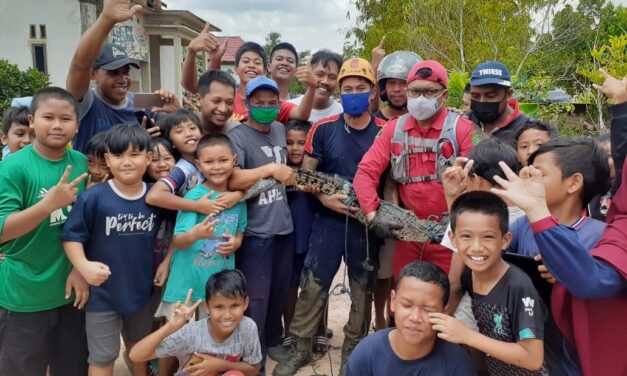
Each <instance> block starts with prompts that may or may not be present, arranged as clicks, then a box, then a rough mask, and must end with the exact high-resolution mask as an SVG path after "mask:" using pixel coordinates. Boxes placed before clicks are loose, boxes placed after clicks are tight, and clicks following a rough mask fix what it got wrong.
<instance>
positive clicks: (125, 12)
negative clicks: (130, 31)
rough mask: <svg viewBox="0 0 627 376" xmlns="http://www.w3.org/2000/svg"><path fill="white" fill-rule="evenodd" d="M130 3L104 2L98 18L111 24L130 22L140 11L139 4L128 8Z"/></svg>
mask: <svg viewBox="0 0 627 376" xmlns="http://www.w3.org/2000/svg"><path fill="white" fill-rule="evenodd" d="M130 3H131V2H130V0H104V3H103V5H102V13H101V14H100V17H103V18H105V19H106V20H108V21H110V22H113V23H118V22H124V21H127V20H130V19H131V18H133V16H134V15H135V13H137V12H139V11H140V10H141V9H142V6H141V5H139V4H137V5H133V6H132V7H130V8H129V6H130Z"/></svg>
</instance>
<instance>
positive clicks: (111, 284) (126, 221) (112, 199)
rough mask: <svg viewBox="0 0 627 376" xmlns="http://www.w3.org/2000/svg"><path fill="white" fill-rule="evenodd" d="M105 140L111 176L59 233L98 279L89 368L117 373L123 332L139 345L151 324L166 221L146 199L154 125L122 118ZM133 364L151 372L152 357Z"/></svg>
mask: <svg viewBox="0 0 627 376" xmlns="http://www.w3.org/2000/svg"><path fill="white" fill-rule="evenodd" d="M105 143H106V145H107V153H106V154H105V160H106V162H107V166H108V167H109V170H110V171H111V175H112V179H111V180H109V181H107V182H106V183H102V184H97V185H95V186H93V187H92V188H90V189H89V190H87V191H86V192H85V194H83V195H81V196H80V198H79V199H78V200H77V202H76V204H75V205H74V208H73V210H72V213H71V214H70V216H69V218H68V221H67V223H66V225H65V227H64V228H63V231H62V232H61V234H60V238H61V240H62V241H63V247H64V249H65V253H66V255H67V257H68V259H69V260H70V262H71V263H72V265H74V267H75V268H76V269H77V270H78V271H79V272H80V273H81V275H82V276H83V278H85V280H87V282H88V283H89V284H90V285H91V286H92V287H91V289H90V290H91V297H90V299H89V302H88V303H87V306H86V308H85V311H86V324H85V326H86V330H87V346H88V347H89V359H88V362H89V374H90V375H113V363H114V362H115V360H116V359H117V357H118V355H119V353H120V332H122V334H123V335H124V337H125V339H126V341H127V344H128V348H132V346H133V344H134V343H136V342H137V341H139V340H140V339H142V338H143V337H145V336H146V335H148V334H149V333H150V331H151V325H152V320H151V317H152V310H151V307H152V304H151V302H150V296H151V293H152V283H153V277H154V276H153V250H154V243H155V238H156V235H157V231H158V229H159V225H160V222H161V219H160V213H159V212H158V210H157V209H156V208H153V207H149V206H148V205H147V204H146V202H145V196H146V191H147V189H148V186H147V184H146V183H144V182H143V181H142V177H143V176H144V173H145V172H146V168H147V167H148V165H149V164H150V161H151V158H152V152H150V151H149V150H150V135H149V134H148V132H146V130H145V129H142V128H140V127H135V126H132V125H127V124H121V125H116V126H114V127H112V128H111V129H110V130H108V131H107V137H106V139H105ZM105 282H106V283H105ZM131 366H132V370H133V375H145V374H146V369H147V368H146V364H145V363H132V364H131Z"/></svg>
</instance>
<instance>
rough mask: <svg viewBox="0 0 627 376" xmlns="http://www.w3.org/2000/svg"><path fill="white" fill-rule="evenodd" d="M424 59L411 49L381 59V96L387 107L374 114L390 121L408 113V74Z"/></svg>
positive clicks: (378, 81) (378, 77) (378, 79)
mask: <svg viewBox="0 0 627 376" xmlns="http://www.w3.org/2000/svg"><path fill="white" fill-rule="evenodd" d="M420 61H422V59H421V58H420V56H418V55H416V54H415V53H413V52H410V51H394V52H392V53H391V54H389V55H387V56H386V57H384V58H383V60H381V63H380V64H379V68H378V69H377V85H378V87H379V97H380V98H381V101H382V102H385V103H387V107H385V108H383V109H382V110H379V111H377V112H376V113H375V114H374V115H373V116H375V117H377V118H380V119H382V120H384V121H386V122H387V121H388V120H390V119H392V118H393V117H396V116H401V115H404V114H406V113H407V74H408V73H409V71H410V70H411V68H413V66H414V65H416V64H417V63H419V62H420Z"/></svg>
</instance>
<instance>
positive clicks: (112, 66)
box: [92, 43, 139, 70]
mask: <svg viewBox="0 0 627 376" xmlns="http://www.w3.org/2000/svg"><path fill="white" fill-rule="evenodd" d="M126 65H131V66H133V67H135V68H137V69H139V64H137V63H135V62H134V61H133V60H131V59H130V58H129V57H128V55H127V54H126V51H124V48H122V47H120V46H118V45H116V44H113V43H105V44H103V45H102V48H101V49H100V52H99V53H98V56H97V57H96V61H94V65H93V66H92V67H93V68H94V69H105V70H116V69H119V68H122V67H123V66H126Z"/></svg>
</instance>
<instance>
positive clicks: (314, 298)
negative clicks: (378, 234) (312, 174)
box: [273, 58, 379, 376]
mask: <svg viewBox="0 0 627 376" xmlns="http://www.w3.org/2000/svg"><path fill="white" fill-rule="evenodd" d="M339 81H340V92H341V98H342V103H343V107H344V113H343V114H341V115H336V116H333V117H330V118H327V119H323V120H321V121H319V122H318V123H316V124H315V125H314V127H313V128H312V129H311V130H310V131H309V134H308V136H307V143H306V145H305V152H306V156H305V159H304V161H303V165H302V168H303V169H310V170H318V171H321V172H324V173H327V174H331V175H335V174H337V175H338V176H341V177H342V178H344V179H347V180H349V181H352V180H353V177H354V175H355V171H356V170H357V164H358V163H359V161H360V160H361V158H362V157H363V155H364V153H365V152H366V151H367V150H368V148H369V147H370V145H372V142H373V140H374V138H375V137H376V135H377V133H378V132H379V126H378V125H376V123H375V122H374V118H373V117H372V116H370V113H369V112H368V105H369V103H370V102H371V101H372V100H373V99H374V97H375V95H376V90H374V85H375V78H374V73H373V71H372V68H371V67H370V64H369V63H368V62H367V61H366V60H364V59H360V58H353V59H350V60H348V61H346V62H345V63H344V64H343V65H342V69H341V70H340V75H339ZM317 198H318V199H319V200H320V202H321V203H322V206H324V208H321V209H320V210H319V211H318V212H317V213H316V216H315V218H314V221H313V224H312V230H311V236H310V240H309V250H308V253H307V257H306V259H305V265H304V267H303V271H302V273H301V277H300V286H301V293H300V295H299V297H298V301H297V302H296V309H295V313H294V318H293V319H292V323H291V325H290V328H289V329H290V330H289V331H290V333H291V334H292V335H293V336H295V337H296V346H295V347H294V348H292V351H291V353H290V355H289V357H288V358H287V359H286V360H283V361H280V362H279V363H278V364H277V367H276V368H275V369H274V373H273V374H274V375H275V376H284V375H293V374H294V373H295V372H296V371H297V370H298V369H299V368H300V367H302V366H304V365H306V364H308V363H309V362H310V361H311V342H312V337H313V336H314V335H315V333H316V329H317V327H318V323H319V322H320V318H321V315H322V314H323V312H324V308H325V306H326V302H327V299H328V291H329V289H330V287H331V283H332V281H333V277H334V276H335V274H336V273H337V271H338V269H339V267H340V263H341V261H342V259H343V258H344V262H345V263H346V265H347V269H348V278H349V282H350V291H351V298H352V299H351V300H352V304H351V310H350V314H349V318H348V323H347V324H346V326H345V327H344V333H345V335H346V336H345V338H344V344H343V345H342V367H341V369H340V374H343V370H344V365H345V363H346V360H347V359H348V357H349V356H350V353H351V352H352V349H353V348H354V347H355V346H356V345H357V343H358V342H359V340H360V339H361V338H363V337H364V336H365V335H367V333H368V328H369V326H370V316H371V309H372V308H371V305H372V285H373V282H374V270H376V261H377V253H378V252H377V251H378V241H377V239H376V238H374V237H373V236H372V234H370V235H367V234H366V229H365V228H364V226H363V225H362V224H361V223H359V222H358V221H357V220H355V219H353V218H351V217H350V214H351V213H352V212H354V209H355V208H354V207H349V206H347V205H346V203H345V200H346V198H347V197H346V196H345V195H341V194H335V195H332V196H329V195H326V194H322V193H319V194H317ZM347 216H348V218H347Z"/></svg>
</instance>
